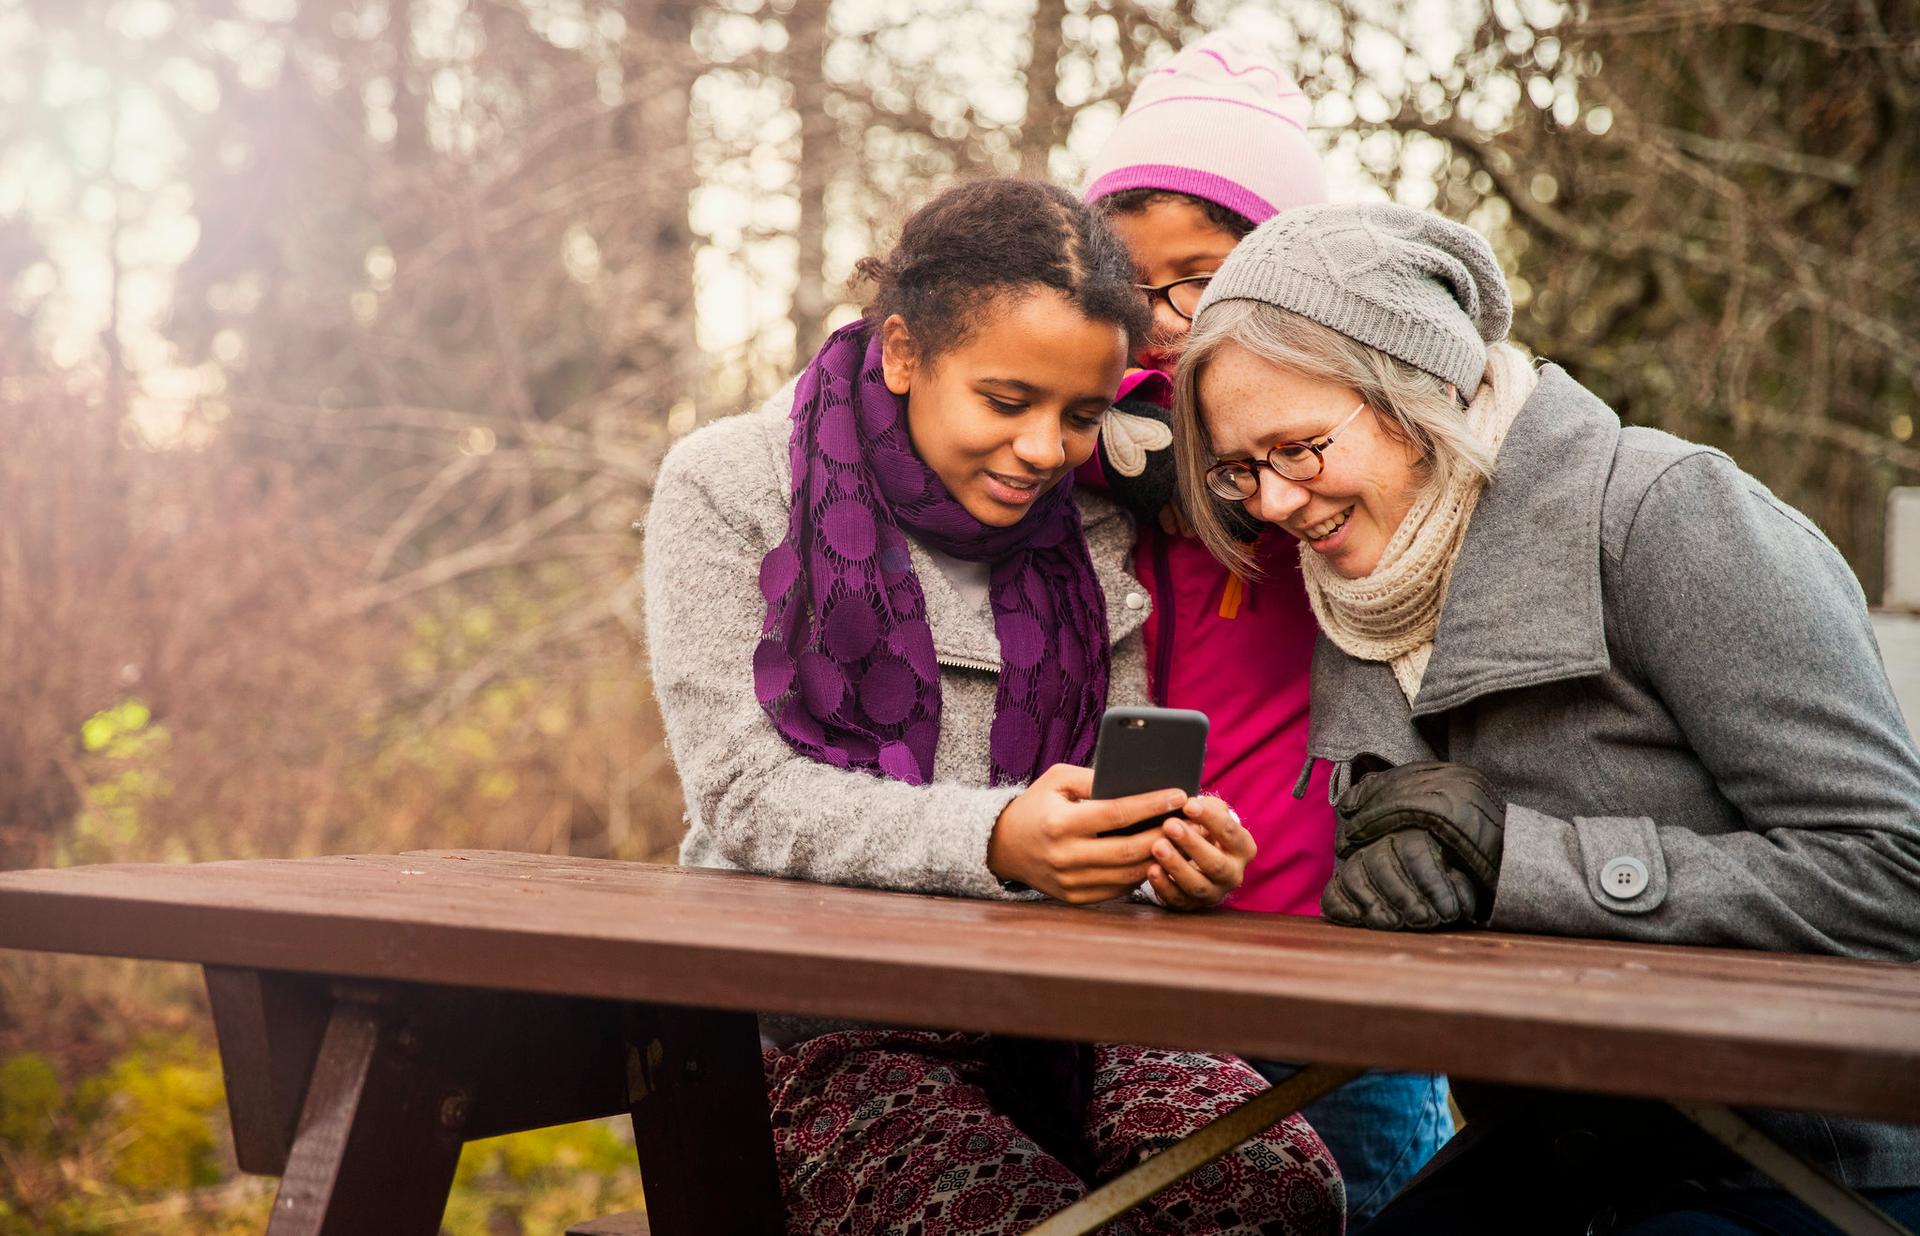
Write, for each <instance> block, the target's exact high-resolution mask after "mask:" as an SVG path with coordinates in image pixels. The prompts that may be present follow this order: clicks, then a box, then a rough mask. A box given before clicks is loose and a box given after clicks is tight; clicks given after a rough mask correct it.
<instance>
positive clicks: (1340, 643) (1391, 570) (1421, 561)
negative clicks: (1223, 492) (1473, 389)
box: [1300, 343, 1539, 704]
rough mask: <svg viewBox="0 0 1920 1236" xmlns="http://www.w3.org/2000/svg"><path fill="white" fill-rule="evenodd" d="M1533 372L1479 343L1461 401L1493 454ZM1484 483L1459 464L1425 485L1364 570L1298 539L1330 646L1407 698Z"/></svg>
mask: <svg viewBox="0 0 1920 1236" xmlns="http://www.w3.org/2000/svg"><path fill="white" fill-rule="evenodd" d="M1538 380H1539V378H1538V375H1536V374H1535V373H1534V371H1533V366H1532V365H1530V364H1528V362H1527V358H1526V355H1525V354H1524V353H1522V352H1521V351H1520V349H1518V348H1516V347H1514V346H1513V345H1512V344H1510V343H1497V344H1494V345H1493V346H1492V347H1491V348H1489V349H1488V350H1487V370H1486V376H1485V377H1484V378H1482V379H1481V383H1480V390H1479V391H1478V392H1477V393H1476V394H1475V395H1474V397H1473V403H1472V405H1471V406H1469V407H1468V408H1467V412H1466V416H1467V426H1468V428H1469V429H1470V430H1471V431H1472V433H1473V436H1474V437H1476V438H1478V439H1479V440H1480V441H1481V442H1484V443H1486V445H1487V447H1488V449H1489V450H1490V451H1492V452H1494V453H1495V454H1496V455H1497V454H1498V452H1499V450H1500V444H1501V442H1503V441H1505V439H1506V436H1507V430H1508V428H1509V427H1511V426H1512V424H1513V422H1514V418H1515V417H1517V416H1518V415H1519V414H1520V408H1521V405H1523V404H1525V403H1526V401H1527V399H1528V397H1529V396H1531V395H1532V394H1533V388H1534V384H1535V383H1536V382H1537V381H1538ZM1483 488H1485V482H1484V481H1482V480H1481V479H1480V477H1479V476H1478V475H1476V474H1474V473H1473V472H1471V471H1468V470H1465V469H1462V470H1461V471H1459V472H1458V473H1456V474H1455V475H1454V477H1453V479H1452V480H1451V481H1450V482H1449V483H1448V484H1447V487H1446V488H1445V489H1442V490H1438V491H1434V490H1429V491H1428V492H1426V493H1423V494H1422V495H1421V496H1420V498H1419V500H1418V501H1416V502H1415V503H1414V504H1413V508H1412V509H1411V510H1409V511H1408V512H1407V514H1406V518H1404V519H1402V520H1401V521H1400V526H1399V527H1398V528H1396V529H1395V530H1394V533H1393V536H1392V537H1391V538H1390V539H1389V540H1388V541H1387V547H1386V549H1385V550H1384V551H1382V552H1381V554H1380V562H1379V565H1377V566H1375V567H1374V568H1373V573H1372V574H1371V575H1366V576H1363V577H1361V578H1360V579H1343V578H1342V577H1341V576H1340V575H1339V573H1338V572H1336V571H1335V570H1334V569H1333V568H1332V567H1331V566H1329V565H1328V564H1327V561H1326V559H1324V558H1322V557H1321V556H1320V555H1319V554H1316V553H1314V552H1313V550H1312V548H1311V547H1309V546H1307V545H1306V544H1304V543H1303V544H1302V545H1301V546H1300V568H1301V571H1302V572H1303V573H1304V574H1305V576H1306V582H1307V597H1308V599H1309V600H1311V601H1312V603H1313V614H1314V617H1316V618H1318V619H1319V620H1320V629H1321V630H1323V631H1325V632H1326V633H1327V638H1328V639H1331V640H1332V641H1333V642H1334V646H1335V647H1337V648H1339V649H1340V650H1341V651H1342V652H1345V653H1346V654H1347V655H1349V656H1352V657H1357V658H1359V659H1360V660H1362V661H1385V662H1388V663H1390V664H1391V665H1392V666H1393V676H1394V678H1395V680H1396V681H1398V682H1399V684H1400V690H1401V691H1402V692H1404V693H1405V694H1406V697H1407V702H1408V703H1409V704H1411V703H1412V702H1413V697H1414V696H1416V695H1418V694H1419V693H1420V680H1421V679H1422V678H1424V677H1425V676H1426V673H1427V660H1428V658H1430V657H1431V656H1432V655H1433V635H1434V632H1435V631H1436V630H1438V629H1439V626H1440V607H1441V606H1442V605H1443V604H1444V603H1445V602H1446V599H1447V581H1448V580H1449V579H1450V578H1451V577H1452V575H1453V564H1454V561H1455V560H1456V559H1457V558H1459V556H1460V546H1461V543H1462V542H1464V541H1465V540H1466V537H1467V523H1468V521H1469V520H1471V519H1472V518H1473V508H1474V506H1475V505H1476V504H1478V503H1479V501H1480V491H1481V490H1482V489H1483Z"/></svg>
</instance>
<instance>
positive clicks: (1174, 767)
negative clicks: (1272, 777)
mask: <svg viewBox="0 0 1920 1236" xmlns="http://www.w3.org/2000/svg"><path fill="white" fill-rule="evenodd" d="M1206 762H1207V714H1206V713H1204V712H1195V711H1193V710H1192V709H1190V708H1109V709H1107V715H1106V716H1104V717H1102V718H1100V737H1099V739H1098V740H1097V741H1096V742H1095V745H1094V748H1093V797H1095V798H1125V797H1127V796H1128V795H1129V794H1145V793H1147V792H1149V791H1151V790H1185V791H1186V792H1187V793H1188V794H1198V793H1199V792H1200V770H1201V769H1202V768H1203V767H1204V766H1205V765H1206ZM1160 819H1161V817H1160V816H1158V815H1153V816H1149V817H1147V818H1146V819H1144V820H1136V821H1135V822H1134V823H1132V824H1128V825H1126V826H1125V827H1123V828H1115V829H1111V830H1109V831H1107V832H1104V833H1102V834H1101V836H1103V837H1117V836H1123V835H1125V834H1127V833H1137V832H1139V831H1141V830H1142V829H1147V828H1152V827H1153V826H1154V825H1155V824H1157V823H1159V822H1160Z"/></svg>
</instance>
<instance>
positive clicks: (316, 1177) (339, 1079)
mask: <svg viewBox="0 0 1920 1236" xmlns="http://www.w3.org/2000/svg"><path fill="white" fill-rule="evenodd" d="M422 1016H424V1014H423V1013H421V1012H420V1011H419V1010H415V1009H408V1008H404V1007H394V1006H392V1005H386V1004H382V1003H381V1002H380V1000H379V999H378V998H376V997H371V996H370V997H369V998H365V999H356V998H353V997H352V995H351V994H349V993H344V992H341V993H336V997H335V1002H334V1005H333V1011H332V1013H331V1015H330V1016H329V1018H328V1020H327V1029H326V1034H325V1036H324V1037H323V1038H322V1039H321V1042H320V1053H319V1056H318V1057H317V1058H316V1060H315V1061H314V1066H313V1077H312V1081H311V1083H310V1084H309V1085H308V1087H307V1096H306V1104H305V1106H304V1108H303V1109H302V1111H301V1114H300V1126H299V1131H298V1132H297V1133H296V1134H295V1135H294V1139H293V1146H292V1149H291V1151H290V1152H289V1154H288V1156H287V1166H286V1171H285V1173H284V1175H283V1176H282V1178H281V1181H280V1192H279V1195H278V1196H277V1197H276V1198H275V1199H274V1205H273V1217H272V1218H271V1219H270V1220H269V1221H268V1225H267V1232H268V1234H269V1236H364V1234H365V1233H371V1232H380V1233H390V1234H391V1236H435V1233H437V1232H438V1231H439V1230H440V1217H441V1214H442V1212H443V1211H445V1209H446V1205H447V1190H448V1189H449V1188H450V1187H451V1186H452V1184H453V1170H454V1167H455V1165H456V1164H457V1163H458V1162H459V1158H460V1144H461V1137H462V1129H463V1125H464V1123H465V1118H466V1111H467V1106H468V1096H467V1095H466V1094H464V1093H463V1092H462V1091H461V1090H460V1089H459V1088H458V1084H457V1081H456V1080H455V1079H454V1078H453V1077H451V1076H450V1075H449V1074H448V1073H447V1071H446V1070H445V1069H444V1068H443V1067H442V1062H441V1059H440V1057H439V1055H438V1054H437V1053H435V1052H432V1051H422V1050H420V1048H421V1046H422V1045H423V1044H431V1043H438V1044H444V1043H445V1042H446V1039H445V1038H444V1036H443V1035H442V1034H440V1033H427V1032H425V1030H424V1029H423V1027H421V1026H419V1025H418V1024H416V1023H417V1021H418V1019H419V1018H420V1017H422Z"/></svg>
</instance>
